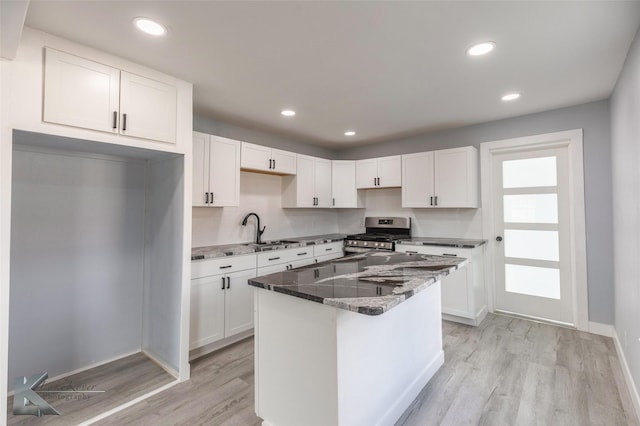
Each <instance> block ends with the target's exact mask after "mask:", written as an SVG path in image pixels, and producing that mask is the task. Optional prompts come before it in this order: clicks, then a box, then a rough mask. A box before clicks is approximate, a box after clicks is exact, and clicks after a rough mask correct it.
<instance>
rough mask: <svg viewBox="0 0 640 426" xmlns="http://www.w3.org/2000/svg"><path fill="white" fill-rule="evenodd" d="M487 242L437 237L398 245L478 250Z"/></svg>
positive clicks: (416, 239) (403, 242)
mask: <svg viewBox="0 0 640 426" xmlns="http://www.w3.org/2000/svg"><path fill="white" fill-rule="evenodd" d="M486 243H487V240H472V239H465V238H437V237H414V238H408V239H406V240H400V241H398V242H397V243H396V244H405V245H412V246H442V247H458V248H476V247H479V246H481V245H483V244H486Z"/></svg>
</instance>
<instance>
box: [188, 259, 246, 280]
mask: <svg viewBox="0 0 640 426" xmlns="http://www.w3.org/2000/svg"><path fill="white" fill-rule="evenodd" d="M255 268H256V255H255V254H246V255H242V256H224V257H218V258H215V259H206V260H196V261H193V262H191V279H194V278H201V277H207V276H210V275H217V274H229V273H231V272H238V271H244V270H247V269H255Z"/></svg>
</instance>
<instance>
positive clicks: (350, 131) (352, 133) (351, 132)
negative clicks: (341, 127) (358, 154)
mask: <svg viewBox="0 0 640 426" xmlns="http://www.w3.org/2000/svg"><path fill="white" fill-rule="evenodd" d="M355 134H356V132H354V131H353V130H349V131H346V132H344V135H345V136H354V135H355Z"/></svg>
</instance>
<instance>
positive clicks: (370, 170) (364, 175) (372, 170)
mask: <svg viewBox="0 0 640 426" xmlns="http://www.w3.org/2000/svg"><path fill="white" fill-rule="evenodd" d="M377 178H378V160H377V159H376V158H369V159H367V160H358V161H356V187H357V188H358V189H364V188H377V187H378V185H377V184H376V182H377Z"/></svg>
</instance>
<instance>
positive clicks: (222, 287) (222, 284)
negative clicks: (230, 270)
mask: <svg viewBox="0 0 640 426" xmlns="http://www.w3.org/2000/svg"><path fill="white" fill-rule="evenodd" d="M222 289H223V290H224V277H222Z"/></svg>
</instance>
